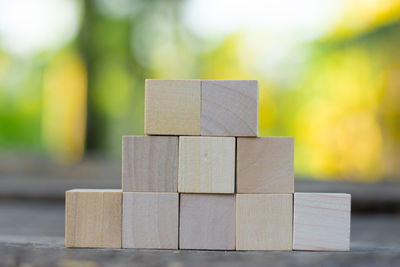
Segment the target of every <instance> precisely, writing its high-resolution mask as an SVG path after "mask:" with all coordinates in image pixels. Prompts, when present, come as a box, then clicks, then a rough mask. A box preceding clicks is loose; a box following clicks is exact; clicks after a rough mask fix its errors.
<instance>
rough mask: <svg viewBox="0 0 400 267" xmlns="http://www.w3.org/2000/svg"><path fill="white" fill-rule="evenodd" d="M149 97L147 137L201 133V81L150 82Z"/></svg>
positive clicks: (146, 121)
mask: <svg viewBox="0 0 400 267" xmlns="http://www.w3.org/2000/svg"><path fill="white" fill-rule="evenodd" d="M145 98H146V99H145V133H146V134H148V135H200V134H201V128H200V111H201V81H200V80H146V96H145Z"/></svg>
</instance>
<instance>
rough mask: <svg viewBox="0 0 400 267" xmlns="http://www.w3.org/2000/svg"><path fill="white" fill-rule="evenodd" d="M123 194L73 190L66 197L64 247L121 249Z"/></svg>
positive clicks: (93, 190)
mask: <svg viewBox="0 0 400 267" xmlns="http://www.w3.org/2000/svg"><path fill="white" fill-rule="evenodd" d="M121 210H122V191H121V190H107V189H97V190H96V189H75V190H69V191H67V192H66V194H65V246H66V247H86V248H121V226H122V224H121V222H122V213H121Z"/></svg>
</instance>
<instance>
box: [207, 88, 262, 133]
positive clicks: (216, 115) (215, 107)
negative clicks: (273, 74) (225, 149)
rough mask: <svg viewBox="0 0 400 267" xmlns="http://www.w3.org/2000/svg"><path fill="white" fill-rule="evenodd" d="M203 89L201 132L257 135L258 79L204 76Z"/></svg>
mask: <svg viewBox="0 0 400 267" xmlns="http://www.w3.org/2000/svg"><path fill="white" fill-rule="evenodd" d="M201 90H202V92H201V135H208V136H257V135H258V81H255V80H204V81H202V86H201Z"/></svg>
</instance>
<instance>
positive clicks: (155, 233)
mask: <svg viewBox="0 0 400 267" xmlns="http://www.w3.org/2000/svg"><path fill="white" fill-rule="evenodd" d="M178 212H179V195H178V193H147V192H146V193H144V192H124V193H123V221H122V247H123V248H152V249H178V218H179V214H178Z"/></svg>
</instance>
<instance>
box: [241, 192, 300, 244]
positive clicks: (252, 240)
mask: <svg viewBox="0 0 400 267" xmlns="http://www.w3.org/2000/svg"><path fill="white" fill-rule="evenodd" d="M292 215H293V195H292V194H237V195H236V249H237V250H292Z"/></svg>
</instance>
